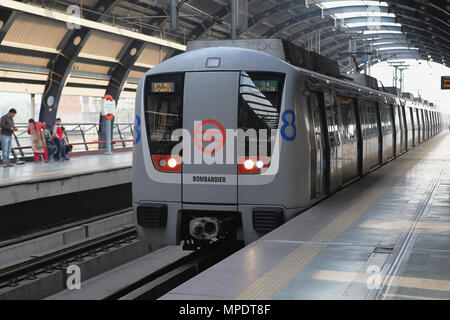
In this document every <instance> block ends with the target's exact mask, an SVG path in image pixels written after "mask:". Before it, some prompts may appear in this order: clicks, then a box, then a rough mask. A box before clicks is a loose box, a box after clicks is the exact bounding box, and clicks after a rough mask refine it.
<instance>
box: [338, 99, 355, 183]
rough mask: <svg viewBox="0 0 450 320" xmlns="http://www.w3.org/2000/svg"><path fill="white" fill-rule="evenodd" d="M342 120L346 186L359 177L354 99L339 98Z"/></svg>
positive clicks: (343, 175)
mask: <svg viewBox="0 0 450 320" xmlns="http://www.w3.org/2000/svg"><path fill="white" fill-rule="evenodd" d="M337 100H338V102H339V106H340V109H341V119H342V128H343V132H342V159H343V160H342V161H343V163H342V180H343V183H344V184H346V183H348V182H350V181H352V180H354V179H355V178H356V177H358V174H359V172H358V139H357V135H358V134H357V129H356V117H355V101H354V99H353V98H348V97H338V98H337Z"/></svg>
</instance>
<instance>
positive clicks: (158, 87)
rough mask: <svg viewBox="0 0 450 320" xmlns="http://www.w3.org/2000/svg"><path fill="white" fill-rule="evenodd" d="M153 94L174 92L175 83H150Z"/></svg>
mask: <svg viewBox="0 0 450 320" xmlns="http://www.w3.org/2000/svg"><path fill="white" fill-rule="evenodd" d="M152 92H153V93H172V92H175V82H152Z"/></svg>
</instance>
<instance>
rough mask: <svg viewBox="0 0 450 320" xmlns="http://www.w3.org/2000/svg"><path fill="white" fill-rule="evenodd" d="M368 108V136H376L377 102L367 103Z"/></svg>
mask: <svg viewBox="0 0 450 320" xmlns="http://www.w3.org/2000/svg"><path fill="white" fill-rule="evenodd" d="M366 107H367V122H368V123H367V131H366V133H367V135H376V134H377V133H378V132H377V131H378V121H377V106H376V104H375V102H372V101H366Z"/></svg>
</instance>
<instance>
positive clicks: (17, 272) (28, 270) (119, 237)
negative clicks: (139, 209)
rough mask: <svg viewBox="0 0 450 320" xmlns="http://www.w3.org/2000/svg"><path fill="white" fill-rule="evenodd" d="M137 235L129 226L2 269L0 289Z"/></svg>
mask: <svg viewBox="0 0 450 320" xmlns="http://www.w3.org/2000/svg"><path fill="white" fill-rule="evenodd" d="M136 237H137V234H136V230H135V228H134V227H128V228H125V229H122V230H120V231H116V232H112V233H109V234H106V235H102V236H99V237H97V238H94V239H90V240H87V241H85V242H83V243H79V244H76V245H73V246H70V247H67V248H64V249H61V250H57V251H54V252H52V253H49V254H46V255H42V256H39V257H36V258H35V259H32V260H29V261H26V262H23V263H18V264H15V265H12V266H10V267H7V268H4V269H1V270H0V289H2V288H5V287H17V286H20V283H21V282H22V281H24V280H34V279H36V278H37V276H38V275H40V274H44V273H51V272H53V271H55V270H61V269H64V268H66V267H67V266H69V265H70V264H72V263H74V262H75V263H76V262H78V261H80V260H82V259H83V258H85V257H88V256H90V257H92V256H95V255H97V254H98V253H100V252H102V251H103V252H105V251H108V250H109V249H111V248H113V247H120V246H122V245H123V244H127V243H130V242H131V241H132V240H134V239H135V238H136Z"/></svg>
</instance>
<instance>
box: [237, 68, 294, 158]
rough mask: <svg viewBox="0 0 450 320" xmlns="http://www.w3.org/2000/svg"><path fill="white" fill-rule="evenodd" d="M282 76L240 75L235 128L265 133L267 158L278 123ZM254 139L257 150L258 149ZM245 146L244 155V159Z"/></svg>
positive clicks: (254, 73) (268, 73)
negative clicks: (263, 131)
mask: <svg viewBox="0 0 450 320" xmlns="http://www.w3.org/2000/svg"><path fill="white" fill-rule="evenodd" d="M284 79H285V75H284V74H281V73H274V72H246V71H242V72H241V80H240V88H239V108H238V114H239V116H238V128H239V129H243V130H244V131H245V130H248V129H254V130H257V131H258V130H261V129H266V130H267V148H268V150H267V151H268V154H270V153H271V150H270V145H271V144H270V142H271V141H272V139H273V137H274V136H275V131H273V132H272V129H278V122H279V119H280V108H281V101H282V97H283V88H284ZM259 138H260V137H259V135H258V146H260V145H261V141H259ZM248 153H249V150H248V143H246V155H248Z"/></svg>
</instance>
